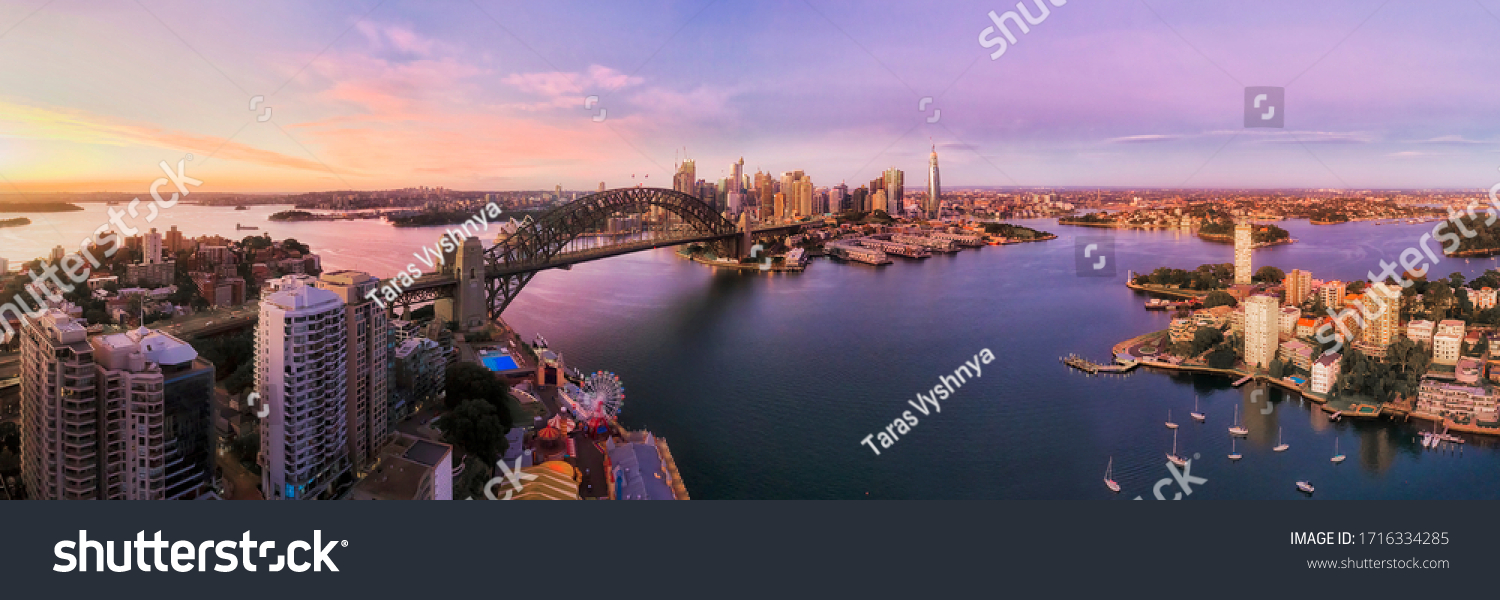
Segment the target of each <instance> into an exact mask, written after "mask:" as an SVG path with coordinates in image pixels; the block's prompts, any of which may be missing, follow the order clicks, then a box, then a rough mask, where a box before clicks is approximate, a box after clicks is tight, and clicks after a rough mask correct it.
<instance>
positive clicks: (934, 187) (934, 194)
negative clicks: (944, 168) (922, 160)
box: [923, 144, 943, 219]
mask: <svg viewBox="0 0 1500 600" xmlns="http://www.w3.org/2000/svg"><path fill="white" fill-rule="evenodd" d="M942 198H943V184H942V182H941V181H940V180H939V179H938V159H937V145H936V144H934V145H933V146H932V156H931V157H929V158H928V159H927V207H926V210H925V211H923V212H925V213H927V215H926V216H927V218H929V219H936V218H938V210H939V209H940V208H942V203H941V201H942Z"/></svg>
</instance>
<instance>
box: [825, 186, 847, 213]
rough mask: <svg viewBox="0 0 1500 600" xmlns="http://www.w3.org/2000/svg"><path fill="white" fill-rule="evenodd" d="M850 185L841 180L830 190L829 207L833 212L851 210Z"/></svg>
mask: <svg viewBox="0 0 1500 600" xmlns="http://www.w3.org/2000/svg"><path fill="white" fill-rule="evenodd" d="M850 208H851V207H850V206H849V185H848V184H846V183H844V182H842V181H840V182H839V184H838V185H836V186H833V188H831V189H830V190H829V191H828V209H829V210H830V211H831V212H844V211H846V210H849V209H850Z"/></svg>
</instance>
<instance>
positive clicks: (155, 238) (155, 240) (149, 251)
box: [141, 227, 161, 265]
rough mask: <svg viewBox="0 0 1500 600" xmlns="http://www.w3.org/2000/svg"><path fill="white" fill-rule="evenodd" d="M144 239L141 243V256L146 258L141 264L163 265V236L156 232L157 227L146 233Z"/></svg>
mask: <svg viewBox="0 0 1500 600" xmlns="http://www.w3.org/2000/svg"><path fill="white" fill-rule="evenodd" d="M144 238H145V239H144V240H142V242H141V254H142V255H143V256H144V258H143V259H142V260H141V262H144V263H146V264H148V265H157V264H161V234H160V233H157V232H156V228H155V227H152V228H151V231H148V232H146V235H145V236H144Z"/></svg>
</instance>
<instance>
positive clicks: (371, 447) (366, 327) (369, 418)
mask: <svg viewBox="0 0 1500 600" xmlns="http://www.w3.org/2000/svg"><path fill="white" fill-rule="evenodd" d="M316 285H317V286H318V287H319V288H321V289H324V290H328V291H330V292H333V293H334V294H336V295H337V296H338V297H339V300H340V301H341V302H342V303H343V304H344V314H345V322H344V331H345V333H346V335H347V336H348V337H347V341H346V342H345V347H346V349H347V352H348V357H349V360H348V376H347V379H348V385H347V392H348V403H347V406H346V407H345V409H346V413H347V421H348V425H347V429H348V440H349V459H350V464H351V465H353V467H354V469H355V471H356V472H363V471H364V470H365V468H367V467H368V466H369V465H370V464H371V463H373V462H374V461H375V457H376V454H377V453H378V452H379V451H380V447H381V446H383V445H385V442H386V438H387V437H389V434H390V423H389V420H388V418H387V410H388V408H389V403H390V396H389V395H388V394H389V392H388V388H387V384H388V383H389V382H388V379H387V378H388V377H389V375H388V372H387V369H388V368H389V364H390V363H389V361H390V351H391V349H392V348H391V340H389V339H387V333H386V329H387V328H388V327H389V324H390V319H389V317H388V316H387V315H386V312H385V309H382V308H380V305H378V304H376V303H375V302H374V301H373V300H370V299H369V297H368V296H370V294H371V292H373V291H375V290H376V289H378V288H379V287H380V280H379V279H376V278H374V277H371V276H370V275H369V274H368V273H362V272H359V271H335V272H333V273H325V274H323V277H322V278H321V279H320V280H318V282H317V283H316Z"/></svg>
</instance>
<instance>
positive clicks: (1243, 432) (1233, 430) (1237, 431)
mask: <svg viewBox="0 0 1500 600" xmlns="http://www.w3.org/2000/svg"><path fill="white" fill-rule="evenodd" d="M1229 435H1234V436H1240V437H1244V436H1247V435H1250V430H1249V429H1246V428H1244V427H1241V426H1240V407H1239V406H1235V407H1234V426H1233V427H1230V428H1229Z"/></svg>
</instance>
